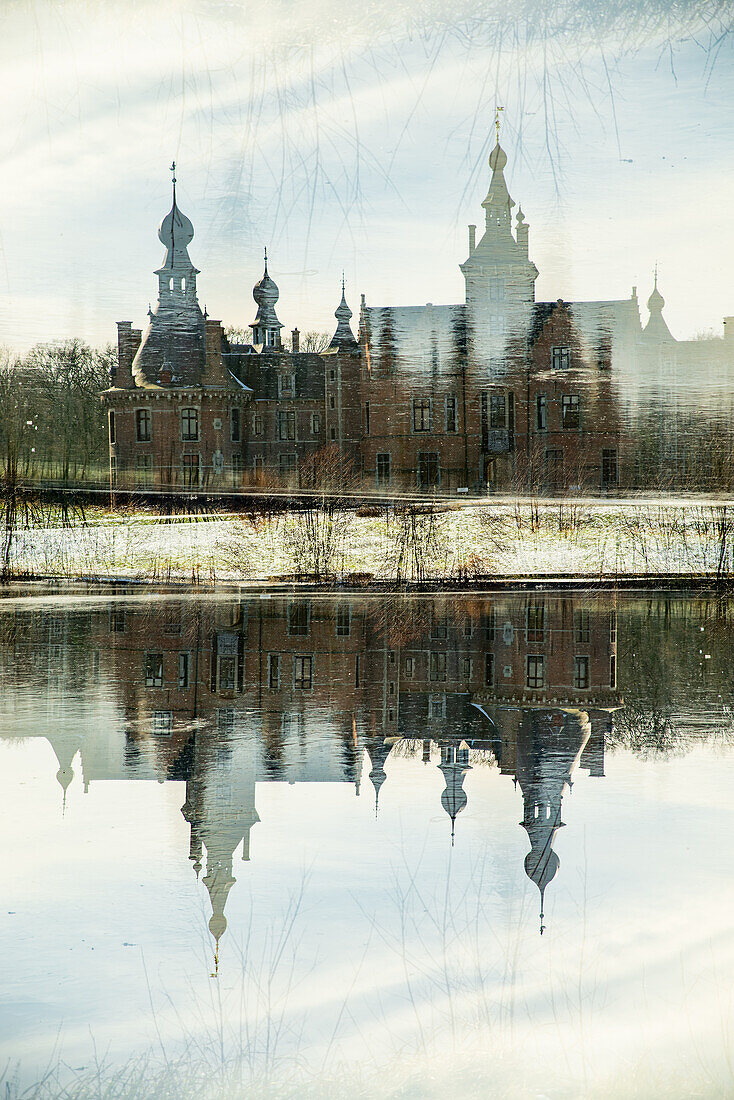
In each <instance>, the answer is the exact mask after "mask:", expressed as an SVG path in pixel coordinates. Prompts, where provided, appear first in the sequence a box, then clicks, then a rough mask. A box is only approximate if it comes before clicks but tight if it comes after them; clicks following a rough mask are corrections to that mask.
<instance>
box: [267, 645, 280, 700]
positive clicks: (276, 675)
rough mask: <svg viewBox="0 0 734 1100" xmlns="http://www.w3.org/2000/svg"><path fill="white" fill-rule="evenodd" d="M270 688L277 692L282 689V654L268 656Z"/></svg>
mask: <svg viewBox="0 0 734 1100" xmlns="http://www.w3.org/2000/svg"><path fill="white" fill-rule="evenodd" d="M268 687H269V689H270V690H271V691H277V690H278V688H279V687H280V654H279V653H270V654H268Z"/></svg>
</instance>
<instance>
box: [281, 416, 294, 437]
mask: <svg viewBox="0 0 734 1100" xmlns="http://www.w3.org/2000/svg"><path fill="white" fill-rule="evenodd" d="M295 438H296V414H295V413H294V412H279V413H278V439H295Z"/></svg>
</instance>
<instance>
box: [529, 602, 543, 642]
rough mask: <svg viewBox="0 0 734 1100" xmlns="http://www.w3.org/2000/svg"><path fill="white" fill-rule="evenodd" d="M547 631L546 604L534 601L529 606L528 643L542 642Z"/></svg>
mask: <svg viewBox="0 0 734 1100" xmlns="http://www.w3.org/2000/svg"><path fill="white" fill-rule="evenodd" d="M544 631H545V604H544V603H543V602H542V601H537V602H536V601H534V600H533V601H532V602H531V603H529V604H528V606H527V641H529V642H542V641H543V635H544Z"/></svg>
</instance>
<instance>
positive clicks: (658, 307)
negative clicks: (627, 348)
mask: <svg viewBox="0 0 734 1100" xmlns="http://www.w3.org/2000/svg"><path fill="white" fill-rule="evenodd" d="M653 280H654V282H653V288H652V294H651V295H650V297H649V298H648V299H647V308H648V309H649V311H650V318H649V320H648V322H647V324H646V325H645V328H644V330H643V334H644V336H645V337H646V338H647V339H650V340H659V341H664V342H666V343H668V342H670V341H672V340H674V339H675V337H674V336H673V335H672V333H671V331H670V329H669V328H668V326H667V323H666V321H665V318H664V317H663V309H664V307H665V298H663V296H662V294H661V293H660V291H659V290H658V265H657V263H656V264H655V269H654V274H653Z"/></svg>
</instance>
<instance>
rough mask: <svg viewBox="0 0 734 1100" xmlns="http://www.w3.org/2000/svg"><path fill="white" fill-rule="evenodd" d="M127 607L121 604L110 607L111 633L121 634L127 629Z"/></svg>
mask: <svg viewBox="0 0 734 1100" xmlns="http://www.w3.org/2000/svg"><path fill="white" fill-rule="evenodd" d="M125 619H126V616H125V608H124V607H123V606H122V605H121V604H113V605H112V607H111V608H110V633H112V634H121V633H122V632H123V631H124V630H125Z"/></svg>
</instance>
